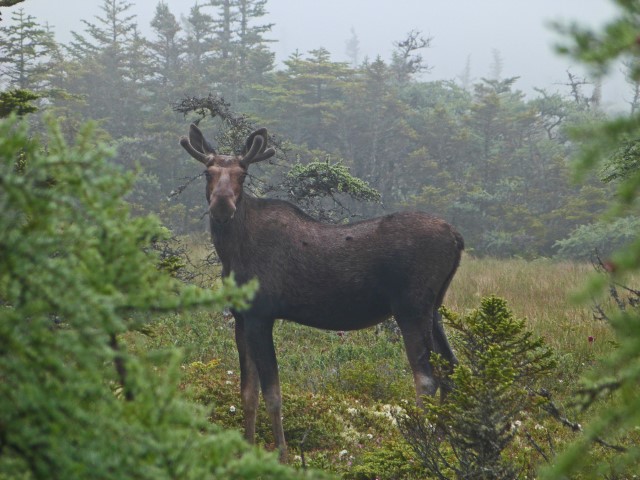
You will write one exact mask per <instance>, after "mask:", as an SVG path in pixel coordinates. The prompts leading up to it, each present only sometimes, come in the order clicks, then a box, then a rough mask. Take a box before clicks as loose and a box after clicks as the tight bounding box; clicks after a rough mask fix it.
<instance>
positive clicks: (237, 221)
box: [209, 195, 256, 274]
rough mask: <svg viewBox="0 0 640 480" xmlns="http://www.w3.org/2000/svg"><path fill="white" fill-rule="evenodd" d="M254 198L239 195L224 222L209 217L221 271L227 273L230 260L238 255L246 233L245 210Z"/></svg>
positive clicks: (249, 206)
mask: <svg viewBox="0 0 640 480" xmlns="http://www.w3.org/2000/svg"><path fill="white" fill-rule="evenodd" d="M254 201H256V199H254V198H251V197H245V195H241V196H240V197H239V198H238V200H237V202H236V211H235V214H234V216H233V218H232V219H231V220H229V221H228V222H226V223H217V222H214V221H213V219H211V217H209V226H210V229H211V240H212V242H213V245H214V247H215V249H216V252H217V253H218V257H219V258H220V261H221V262H222V266H223V273H225V274H228V273H229V272H228V269H229V265H230V262H231V261H232V260H233V259H234V258H237V257H238V256H239V255H240V250H241V248H242V246H243V244H244V243H245V242H244V239H245V237H246V235H247V233H246V232H247V225H246V219H247V212H248V210H249V209H250V208H251V204H252V202H254Z"/></svg>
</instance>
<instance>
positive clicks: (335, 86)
mask: <svg viewBox="0 0 640 480" xmlns="http://www.w3.org/2000/svg"><path fill="white" fill-rule="evenodd" d="M216 5H217V4H214V5H205V4H203V5H198V4H194V5H193V7H192V8H191V9H190V12H189V15H188V16H187V17H186V18H182V19H178V18H176V16H175V15H174V14H173V13H172V12H171V11H170V9H169V7H168V6H167V5H166V4H163V3H159V4H158V5H157V6H156V9H155V15H154V17H153V20H152V21H151V24H150V25H149V26H145V28H144V30H146V31H150V32H151V33H150V34H149V35H148V36H147V37H145V36H143V35H142V34H141V33H140V32H141V26H140V25H138V24H137V23H136V17H135V16H133V15H131V14H130V13H129V10H130V7H131V4H130V3H128V2H106V3H104V4H102V5H101V7H100V9H99V11H97V12H96V17H95V18H89V19H85V20H84V22H85V24H84V27H85V28H84V31H80V32H73V34H72V35H73V40H72V41H70V42H69V43H68V44H66V45H61V44H58V43H56V42H55V40H54V37H53V33H52V31H51V30H50V29H48V28H47V27H46V26H45V25H44V24H43V22H42V21H41V20H39V19H37V18H33V17H31V16H29V15H27V14H26V13H25V12H24V10H20V9H18V10H16V11H14V12H13V13H12V22H11V23H10V24H6V25H4V26H3V27H2V40H1V41H2V46H3V48H5V49H6V52H7V53H6V58H3V63H2V66H3V67H2V68H3V69H2V81H3V84H4V87H5V88H18V89H27V90H30V91H32V92H35V93H36V94H37V95H38V99H37V100H36V101H35V102H34V105H37V106H38V108H39V113H40V114H44V113H47V114H52V115H54V116H56V117H58V118H60V119H63V121H64V131H65V134H66V135H69V136H71V135H73V133H74V132H75V131H77V128H78V123H80V122H82V121H85V120H87V119H94V120H95V121H97V122H98V123H99V128H100V134H101V135H103V138H104V139H105V140H107V139H108V140H109V141H110V142H112V144H113V145H114V146H115V147H116V148H117V155H116V158H115V161H116V162H117V163H118V164H120V165H122V167H123V168H125V169H128V170H137V171H139V172H140V175H139V176H138V183H137V184H136V187H135V189H134V192H133V194H132V195H131V198H130V200H131V202H133V203H134V204H135V205H136V207H137V208H139V210H140V211H141V212H153V213H156V214H158V215H159V216H160V217H161V218H162V220H163V222H164V223H165V225H167V227H169V228H170V229H171V230H172V231H174V232H176V233H179V234H183V233H188V232H198V231H203V230H205V229H206V225H205V224H204V223H203V222H199V221H198V219H199V217H200V216H201V214H202V209H201V208H200V207H201V206H202V202H201V198H200V192H199V191H198V189H197V188H185V189H184V190H182V189H181V188H180V187H181V186H182V185H183V184H184V183H185V181H186V180H187V179H188V178H191V177H193V176H194V174H195V173H196V172H195V168H194V165H192V164H191V163H190V162H189V160H188V159H185V158H184V156H183V155H181V154H180V152H179V150H178V148H176V145H177V143H176V139H177V137H178V136H179V135H180V134H183V133H185V131H186V127H187V126H188V124H189V122H191V121H195V120H199V119H201V118H202V117H207V118H206V120H205V121H204V122H202V123H201V127H202V128H203V129H204V130H206V131H208V132H211V133H210V134H211V135H212V134H216V135H217V136H219V137H221V138H222V143H221V145H224V141H225V140H224V136H225V129H228V128H229V126H230V123H229V122H230V120H229V119H228V118H227V119H225V118H222V117H221V116H220V115H216V113H215V112H211V110H207V108H204V109H202V108H198V105H201V103H200V104H199V103H198V101H197V100H198V99H200V100H202V101H203V100H204V99H205V98H207V97H208V98H209V99H210V100H212V101H213V102H214V103H215V102H219V105H220V106H222V105H224V107H223V109H224V110H225V111H226V112H228V115H230V116H231V117H233V118H242V119H243V121H244V122H246V124H247V125H248V126H249V125H250V126H265V127H267V128H268V130H269V132H271V134H272V135H273V137H274V138H277V139H278V141H279V142H280V145H281V148H280V149H279V150H278V156H277V157H276V159H275V161H273V162H271V163H272V165H271V166H269V167H266V168H265V169H264V171H261V172H260V173H257V174H255V177H256V181H255V182H254V183H253V185H252V186H253V188H254V189H255V191H256V193H257V194H264V193H266V192H269V194H270V195H280V196H284V197H288V198H289V199H291V200H293V201H297V202H300V201H304V199H301V198H296V196H297V195H296V194H295V193H294V192H292V191H291V189H290V188H289V187H288V186H289V185H290V184H291V181H290V180H291V177H290V175H291V169H293V168H294V167H295V166H296V165H302V166H305V165H309V164H310V163H312V162H324V163H326V164H327V165H340V166H341V167H346V168H347V169H348V170H349V172H350V174H351V175H353V176H354V177H356V178H358V179H361V180H363V181H364V182H366V183H367V184H368V185H369V186H370V187H371V188H373V189H374V190H376V191H377V192H379V195H380V197H379V200H376V199H374V198H371V199H370V201H368V202H362V201H358V200H357V198H356V199H353V198H351V197H350V196H349V192H340V191H339V188H338V189H337V190H331V188H332V186H331V185H326V184H325V185H320V186H317V187H314V186H312V185H307V188H308V189H313V188H320V189H321V190H322V189H323V188H324V189H325V190H326V189H328V191H324V192H323V191H316V192H315V193H314V196H315V197H316V200H317V202H319V203H323V205H324V206H322V207H320V206H316V208H320V209H321V210H322V211H324V210H326V209H331V207H330V206H328V205H327V204H326V203H327V199H326V197H331V198H334V200H335V202H334V204H335V205H337V204H339V205H340V206H341V207H345V210H343V211H342V212H339V213H334V218H333V221H342V220H343V219H345V218H348V217H352V218H357V217H360V216H363V215H364V216H373V215H376V214H380V213H385V212H390V211H395V210H398V209H419V210H426V211H429V212H432V213H434V214H436V215H439V216H441V217H443V218H444V219H446V220H448V221H450V222H451V223H453V224H454V225H457V226H458V227H459V228H460V230H461V232H462V233H463V235H464V236H465V238H466V239H467V244H468V246H469V248H471V249H473V252H475V253H477V254H480V255H496V256H506V257H508V256H513V255H518V256H523V257H527V258H532V257H537V256H545V257H549V256H555V255H559V256H561V257H564V258H568V257H573V258H576V257H584V256H585V255H588V252H590V251H592V250H593V248H601V249H610V247H612V246H617V245H620V244H621V243H623V242H624V241H625V240H627V239H628V238H629V236H630V235H632V234H633V232H634V231H635V229H636V227H637V225H636V223H635V222H634V221H633V220H632V219H624V220H620V221H619V225H618V226H617V228H616V229H615V231H616V234H615V235H613V234H612V232H609V233H610V234H609V235H605V234H604V232H603V231H602V228H599V227H598V226H597V224H595V222H597V219H598V217H599V215H600V214H601V213H602V212H603V211H604V209H605V204H606V202H607V197H608V196H609V195H610V192H611V189H610V188H609V186H608V185H607V184H606V183H605V182H602V181H601V178H606V173H605V174H603V175H601V178H593V179H592V181H589V182H587V183H583V184H580V185H577V184H575V183H574V182H573V181H572V173H571V168H570V159H571V157H572V155H573V153H574V152H573V148H574V147H573V144H572V142H571V141H569V139H568V134H567V131H569V130H570V129H571V128H572V126H575V125H576V124H579V123H580V122H585V121H590V120H597V119H599V118H602V117H603V116H604V115H605V112H604V111H603V109H602V108H601V106H600V103H599V102H600V98H599V86H598V83H597V81H595V80H588V79H585V78H583V77H581V76H579V75H578V74H574V73H572V72H571V71H569V70H568V71H567V79H566V83H567V85H566V88H565V92H564V93H557V92H554V93H549V91H548V90H547V89H546V87H549V86H544V85H541V86H539V88H537V89H536V93H535V95H529V96H525V95H524V94H523V93H522V92H521V91H520V90H519V89H518V77H511V78H503V76H502V65H501V59H500V58H499V54H496V58H495V60H494V64H493V65H490V66H489V68H488V70H489V71H490V75H489V76H488V77H487V78H481V79H479V80H477V81H475V82H473V83H472V80H471V79H470V78H469V77H467V78H465V77H464V75H462V76H461V78H455V79H451V80H440V81H428V75H424V73H425V71H426V70H428V68H429V65H428V57H429V44H430V41H431V40H432V39H431V38H429V37H428V36H425V35H423V34H422V33H421V32H419V31H415V30H412V31H409V32H408V33H407V36H406V38H404V39H399V40H398V41H397V42H395V43H394V50H393V53H392V55H391V58H388V59H386V58H382V57H380V56H377V57H374V58H367V59H361V55H359V51H358V49H359V46H358V38H357V36H355V34H354V36H353V37H352V38H351V39H348V41H347V42H346V44H345V49H346V52H347V54H348V55H349V56H350V58H351V59H352V61H350V62H338V61H334V60H332V56H333V55H332V52H329V51H326V50H325V49H323V48H318V49H315V50H311V51H308V52H296V53H294V54H293V55H291V56H290V57H289V58H287V59H286V60H285V61H284V62H283V64H282V65H276V63H275V54H274V52H273V51H272V49H271V47H272V43H273V42H272V40H270V39H269V35H268V34H269V31H270V30H271V28H272V26H273V25H270V24H267V23H264V20H263V17H264V15H265V12H266V9H267V8H268V5H267V2H264V1H261V2H249V3H247V4H246V5H245V6H242V7H238V11H233V12H232V11H230V10H228V9H227V10H225V9H224V8H225V7H224V2H223V3H222V4H220V6H216ZM243 5H244V4H243ZM23 45H28V47H29V48H28V51H25V50H20V48H21V46H23ZM340 53H342V52H340ZM628 87H629V92H630V95H629V98H633V99H634V100H633V102H632V103H631V105H630V109H631V111H632V112H633V111H635V109H636V108H637V105H636V103H637V101H638V96H637V91H638V86H637V85H635V84H634V83H633V82H632V81H631V80H630V81H629V86H628ZM633 92H636V95H635V96H632V95H631V93H633ZM113 99H118V100H117V101H114V100H113ZM212 116H215V118H211V117H212ZM220 123H221V124H220ZM247 128H248V127H247ZM243 133H246V132H243ZM228 140H229V139H227V143H228ZM225 147H227V148H231V149H233V146H232V145H225ZM307 173H309V172H307ZM288 175H289V177H288ZM315 175H320V173H318V172H316V173H315ZM258 179H259V180H258ZM287 179H289V181H287ZM324 180H327V178H325V179H324ZM310 181H311V179H308V180H307V182H310ZM313 181H318V182H320V183H322V181H323V179H322V178H315V179H313ZM336 186H337V185H334V186H333V187H336ZM177 189H180V191H181V193H180V194H179V195H176V194H175V192H176V190H177ZM172 192H174V194H172ZM319 197H325V198H324V200H322V201H321V200H320V199H319ZM342 197H344V198H342ZM376 198H377V197H376ZM308 200H309V199H308V198H307V199H306V201H307V203H308ZM306 207H307V208H310V207H311V206H310V205H306ZM312 210H313V208H312ZM312 213H313V211H312ZM316 213H318V212H317V211H316ZM320 213H322V212H320ZM614 237H615V238H614ZM585 242H586V243H585ZM607 251H609V250H607Z"/></svg>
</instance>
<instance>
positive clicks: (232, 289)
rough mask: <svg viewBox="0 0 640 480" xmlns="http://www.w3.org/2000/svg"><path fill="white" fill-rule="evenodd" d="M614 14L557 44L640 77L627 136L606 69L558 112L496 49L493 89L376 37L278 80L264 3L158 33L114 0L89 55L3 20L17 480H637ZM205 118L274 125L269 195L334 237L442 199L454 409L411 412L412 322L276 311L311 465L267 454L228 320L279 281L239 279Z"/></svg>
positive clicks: (11, 406)
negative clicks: (190, 127) (211, 201)
mask: <svg viewBox="0 0 640 480" xmlns="http://www.w3.org/2000/svg"><path fill="white" fill-rule="evenodd" d="M28 1H29V0H26V2H27V3H25V4H24V5H28ZM15 3H20V1H17V2H16V1H15V0H10V1H8V2H5V1H0V7H4V6H7V5H9V4H15ZM616 3H617V4H618V7H619V10H620V15H619V17H618V18H616V19H615V20H614V21H612V24H611V25H610V26H609V28H607V29H606V30H604V31H603V32H593V31H589V30H584V29H582V28H580V27H578V26H568V27H559V28H561V29H564V31H565V33H566V34H567V38H568V40H567V42H568V43H567V45H566V46H565V47H564V48H563V52H564V53H566V54H569V55H572V56H573V57H574V58H577V59H579V60H581V61H583V62H586V63H587V64H589V65H593V66H594V71H593V75H594V78H596V75H597V74H598V73H599V72H602V71H603V70H605V69H606V68H609V67H610V64H611V62H612V61H613V60H617V59H620V58H622V59H623V60H625V66H626V67H625V68H626V71H627V74H628V78H629V86H630V96H629V97H630V98H632V99H633V100H632V101H631V111H630V115H629V116H628V117H620V118H617V119H613V120H611V119H609V118H608V116H607V114H606V113H605V112H604V111H603V110H602V108H601V106H600V104H599V101H598V99H599V94H598V87H597V82H594V85H592V86H590V85H589V84H588V83H585V82H584V81H583V79H579V78H577V77H576V76H575V75H574V74H571V73H569V78H568V83H569V86H568V88H567V92H566V94H564V93H562V92H555V91H554V92H550V91H548V90H546V89H545V88H544V86H541V87H540V88H539V89H538V90H537V93H536V94H535V95H533V96H525V95H524V94H523V93H522V92H521V91H519V90H518V79H517V78H516V77H514V78H503V77H502V75H501V71H500V68H499V66H500V65H499V63H500V62H499V61H496V65H494V66H493V68H492V69H491V70H492V72H493V73H492V76H491V77H490V78H484V79H480V80H477V81H474V80H470V79H469V78H461V79H455V80H454V79H452V80H451V81H438V82H433V81H429V80H428V75H426V71H427V70H428V64H427V62H426V61H425V58H427V59H428V44H429V39H425V38H423V37H422V36H421V34H420V33H419V32H415V31H411V32H409V34H408V35H407V37H406V38H404V39H398V41H397V42H396V43H395V44H394V46H395V51H394V53H393V55H392V56H391V58H389V59H384V58H381V57H377V58H371V59H364V60H359V56H358V52H357V43H358V42H357V38H352V39H351V41H350V42H349V45H350V46H351V47H350V55H351V58H352V61H351V62H336V61H334V60H332V55H331V53H330V52H328V51H326V50H324V49H322V48H318V49H316V50H312V51H309V52H304V53H301V52H298V53H296V54H294V55H292V56H291V57H290V58H288V59H287V60H286V61H285V62H284V64H283V65H276V64H275V62H274V54H273V52H272V51H271V50H270V48H269V46H270V39H269V31H270V29H271V25H268V24H265V23H264V21H263V17H264V15H265V9H266V8H268V3H267V0H225V1H217V0H212V1H209V2H206V3H202V4H200V3H194V5H193V7H192V8H191V10H190V13H189V15H188V16H186V17H185V18H182V19H180V20H178V19H177V18H176V17H175V15H174V14H173V13H172V12H171V11H170V9H169V7H168V6H167V5H166V4H164V3H163V2H159V3H158V5H157V7H156V10H155V16H154V18H153V20H152V22H151V25H150V32H151V33H150V35H149V36H148V37H145V36H143V35H142V34H141V33H140V28H139V25H137V23H136V18H135V17H133V16H131V15H130V13H129V10H130V8H131V3H129V2H126V1H124V0H103V1H102V3H101V5H100V8H99V10H98V11H97V12H96V13H97V16H96V17H95V18H94V19H88V20H87V21H86V22H85V26H86V29H85V30H84V31H83V32H76V33H74V35H73V38H74V39H73V41H71V42H69V43H68V44H66V45H62V44H59V43H57V42H56V41H55V40H54V36H53V32H52V31H51V30H50V29H49V27H48V26H44V23H43V22H41V21H40V20H39V19H36V18H33V17H31V16H30V15H28V14H27V13H26V12H25V9H22V8H20V5H18V6H16V7H14V8H13V9H12V10H10V12H11V13H10V15H7V10H5V11H4V13H5V16H4V18H3V20H2V23H1V24H0V52H1V54H0V88H1V89H2V91H1V92H0V117H2V118H3V119H2V120H1V121H0V162H1V163H0V210H1V211H2V215H1V216H0V479H5V478H6V479H10V478H11V479H12V478H60V479H70V478H89V477H90V478H154V479H155V478H238V479H240V478H246V479H249V478H285V479H286V478H304V477H308V478H324V477H325V476H337V477H342V478H347V479H361V480H364V479H374V478H379V479H413V478H525V477H528V478H531V477H533V476H536V475H542V476H546V478H560V477H561V476H576V477H577V478H588V477H595V478H603V477H606V478H629V477H630V476H631V475H633V473H634V472H636V470H637V466H638V465H637V463H638V458H639V457H640V455H639V452H638V443H639V441H640V438H639V435H640V433H639V430H638V429H639V428H640V420H639V419H640V410H639V408H638V405H639V404H638V402H637V401H636V400H635V399H637V394H638V378H639V374H638V372H639V371H640V367H639V364H638V360H639V355H638V354H639V352H640V347H639V343H638V342H639V340H638V339H639V338H640V334H639V329H638V325H640V323H639V322H638V319H639V318H640V317H639V315H638V311H637V306H638V302H639V301H640V299H639V297H640V293H639V292H638V290H637V289H636V288H634V285H636V286H637V285H638V283H640V278H638V276H637V274H636V273H634V270H637V268H638V267H639V266H640V265H639V264H640V255H638V252H640V244H638V240H637V238H638V218H637V215H636V211H637V210H636V209H637V205H636V201H635V197H636V193H637V190H638V188H639V186H640V175H639V174H638V168H637V167H638V161H637V141H638V140H637V139H638V135H639V134H638V106H639V104H638V101H640V96H639V95H638V94H637V93H638V91H639V85H640V69H639V68H638V62H637V54H638V52H637V32H638V31H639V28H640V25H638V24H639V23H640V22H639V21H638V19H637V17H638V11H637V6H636V5H635V2H629V1H624V0H616ZM9 17H10V18H9ZM634 92H635V93H634ZM114 99H117V100H118V101H114ZM54 119H55V120H54ZM192 121H196V122H200V125H201V126H203V127H205V126H206V128H207V130H208V131H217V132H218V135H217V138H216V141H217V144H218V145H217V147H218V149H219V150H221V151H224V152H227V153H232V152H233V151H234V148H235V147H236V146H237V145H238V142H239V141H241V140H242V139H243V138H244V137H245V136H246V134H247V133H248V131H249V130H251V128H252V127H253V126H256V125H259V126H265V127H267V128H268V129H269V131H270V132H273V136H272V138H271V139H270V141H271V142H272V143H273V144H275V145H276V147H277V156H276V160H275V161H273V162H271V164H270V165H268V166H265V167H264V168H263V169H262V170H260V169H258V168H256V173H254V172H252V175H254V177H252V178H251V179H250V180H251V182H250V188H251V190H252V191H253V193H254V194H255V195H269V196H279V197H281V198H287V199H289V200H290V201H293V202H296V203H298V204H300V205H301V206H303V208H304V209H305V210H307V211H308V212H310V213H312V214H314V215H316V216H318V217H321V218H323V219H324V220H325V221H332V222H343V221H346V220H348V219H351V218H358V217H361V216H372V215H374V214H380V213H384V212H386V211H391V210H397V209H402V208H417V209H424V210H426V211H429V212H431V213H435V214H437V215H440V216H442V217H443V218H445V219H446V220H448V221H449V222H451V223H452V224H454V225H456V227H457V228H458V229H459V230H460V231H461V233H462V234H463V236H464V237H465V242H466V244H467V246H468V248H467V253H466V254H465V257H464V259H463V262H462V265H461V268H460V271H459V273H458V275H457V276H456V278H455V279H454V282H453V284H452V286H451V288H450V290H449V294H448V296H447V298H446V299H445V304H446V306H447V308H446V310H445V311H443V316H444V317H445V318H446V319H447V329H448V332H451V337H452V343H453V346H454V349H456V351H457V352H458V353H459V355H460V357H461V366H460V367H459V368H457V369H456V371H455V372H454V373H453V375H452V379H453V380H454V385H455V388H454V391H453V393H452V395H450V396H449V397H448V398H447V399H445V400H443V401H442V402H440V401H438V400H437V399H434V400H432V401H428V402H426V405H425V409H424V410H420V411H417V410H415V409H414V408H413V407H412V399H413V393H412V379H411V374H410V373H409V369H408V365H407V364H406V359H405V357H404V354H403V347H402V340H401V337H400V335H399V332H398V331H397V329H396V328H395V327H394V324H393V323H385V324H383V325H382V326H381V327H379V328H376V329H370V330H365V331H359V332H349V333H344V332H338V333H335V332H334V333H329V332H325V331H322V330H312V329H308V328H305V327H299V326H296V325H292V324H288V323H281V322H277V323H276V328H275V331H274V334H275V338H276V347H277V350H278V353H279V360H280V374H281V381H282V385H283V395H284V402H283V403H284V407H285V410H284V412H283V416H284V428H285V435H286V437H287V440H288V442H289V444H290V447H291V450H292V456H293V458H292V465H289V466H284V465H280V464H279V463H278V462H277V459H276V456H275V455H274V454H271V453H268V451H269V450H272V449H273V445H271V444H270V443H269V442H270V441H271V440H270V438H271V437H270V435H269V433H268V432H267V431H266V428H267V425H268V423H269V422H268V421H267V419H266V413H265V412H264V410H261V413H260V415H262V419H259V421H258V427H259V429H258V431H257V438H258V443H259V448H252V447H249V446H248V445H246V444H245V443H244V442H243V441H242V439H241V435H240V433H239V431H240V428H241V425H242V418H241V411H240V407H239V406H240V398H239V375H238V367H237V364H238V361H237V354H236V351H235V345H234V340H233V324H232V319H231V317H230V316H229V315H228V314H226V313H225V312H226V310H225V308H228V307H235V308H242V306H243V305H246V303H247V302H248V301H250V300H251V298H252V295H253V292H254V291H255V288H257V285H255V284H254V283H250V284H245V285H243V286H240V287H238V286H236V285H234V284H233V282H230V281H222V280H220V279H219V277H218V275H217V274H218V271H219V266H218V264H217V263H216V259H215V256H214V255H213V254H212V251H211V247H210V246H209V244H208V242H209V240H208V239H207V238H206V237H205V235H204V234H203V232H204V231H205V229H206V223H205V222H204V221H203V220H202V218H203V214H204V213H205V206H204V203H203V201H202V193H203V191H202V189H203V187H202V181H201V180H202V179H201V178H199V177H200V175H199V172H198V171H196V170H194V166H193V162H191V161H190V160H189V159H188V158H185V156H184V155H182V154H181V153H180V148H179V145H178V143H177V139H178V136H179V134H180V133H182V132H183V131H184V130H185V125H187V124H188V123H189V122H192ZM603 125H604V126H603ZM579 153H580V154H581V155H582V157H581V158H582V161H581V164H582V165H583V166H584V167H587V168H584V169H583V172H582V173H583V175H582V177H581V178H580V181H579V182H573V181H572V175H571V167H570V160H571V159H572V158H573V157H575V155H576V154H579ZM611 205H614V206H615V207H616V208H615V212H614V213H615V214H616V215H617V216H618V219H617V220H615V221H613V222H611V223H606V222H604V221H603V220H602V218H603V214H604V213H605V212H607V211H610V206H611ZM634 242H635V243H634ZM620 247H624V249H623V250H622V253H618V254H613V253H612V252H613V251H614V250H616V249H617V248H620ZM594 253H597V254H598V255H599V256H594ZM594 259H595V262H594V263H592V262H591V261H593V260H594ZM590 260H591V261H590ZM594 266H595V267H596V268H594ZM594 272H596V273H594ZM592 274H593V275H595V276H594V278H595V280H594V281H593V282H591V284H590V286H589V287H588V288H586V289H585V288H584V287H583V288H581V286H583V285H584V280H585V279H586V278H587V277H589V276H590V275H592ZM626 287H631V288H626ZM434 361H435V362H436V363H438V359H437V358H434ZM441 367H442V369H443V370H444V369H445V368H446V366H445V365H444V364H441ZM260 428H262V430H260Z"/></svg>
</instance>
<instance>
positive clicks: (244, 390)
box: [234, 313, 260, 444]
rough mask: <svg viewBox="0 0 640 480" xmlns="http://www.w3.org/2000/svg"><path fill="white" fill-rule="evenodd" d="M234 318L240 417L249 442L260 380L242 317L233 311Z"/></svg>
mask: <svg viewBox="0 0 640 480" xmlns="http://www.w3.org/2000/svg"><path fill="white" fill-rule="evenodd" d="M234 317H235V319H236V346H237V348H238V356H239V359H240V396H241V398H242V418H243V422H244V438H246V439H247V441H248V442H249V443H252V444H253V443H254V442H255V433H256V413H257V410H258V401H259V400H260V380H259V378H258V370H257V369H256V365H255V362H254V361H253V359H252V358H251V357H250V356H249V351H248V349H247V341H246V338H245V331H244V318H242V315H240V314H238V313H234Z"/></svg>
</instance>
